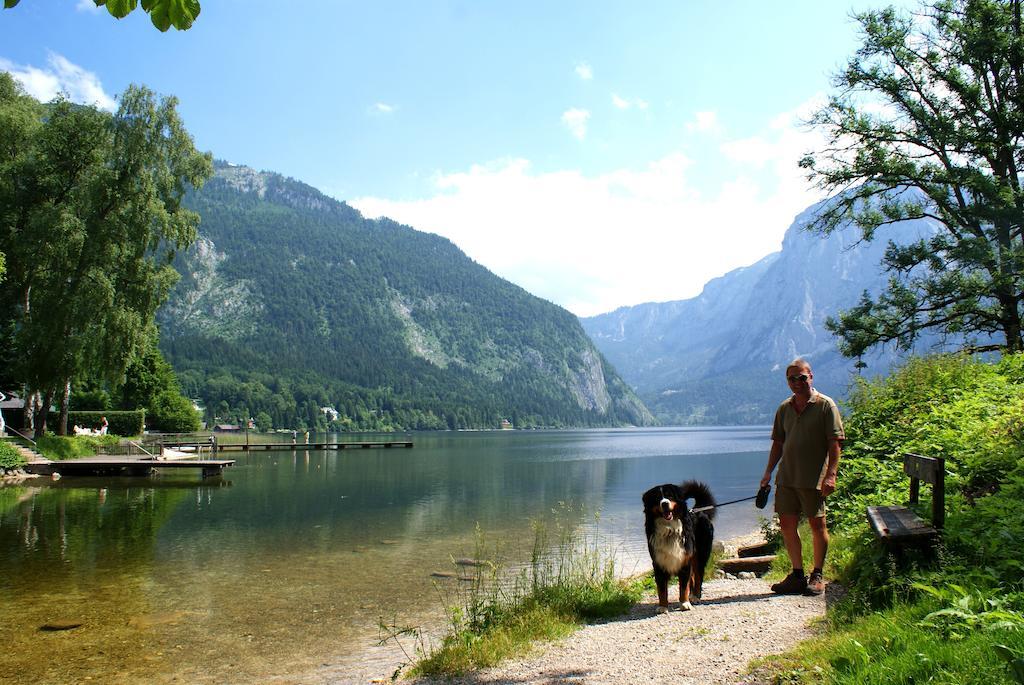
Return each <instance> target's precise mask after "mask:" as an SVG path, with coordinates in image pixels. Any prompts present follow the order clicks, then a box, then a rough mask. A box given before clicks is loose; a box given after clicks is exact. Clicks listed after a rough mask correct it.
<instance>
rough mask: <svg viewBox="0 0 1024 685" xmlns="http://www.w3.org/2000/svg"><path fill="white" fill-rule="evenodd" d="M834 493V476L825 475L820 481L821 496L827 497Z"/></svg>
mask: <svg viewBox="0 0 1024 685" xmlns="http://www.w3.org/2000/svg"><path fill="white" fill-rule="evenodd" d="M835 491H836V474H834V473H833V474H827V473H826V474H825V479H824V480H822V481H821V496H822V497H828V496H829V495H831V494H832V493H833V492H835Z"/></svg>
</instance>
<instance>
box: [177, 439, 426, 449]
mask: <svg viewBox="0 0 1024 685" xmlns="http://www.w3.org/2000/svg"><path fill="white" fill-rule="evenodd" d="M163 446H164V447H165V448H168V449H173V450H179V451H193V452H204V451H209V452H231V451H235V452H248V451H251V450H257V451H259V450H298V449H302V450H354V449H371V448H382V449H391V448H393V447H404V448H409V447H412V441H410V440H389V441H382V442H220V441H216V442H196V441H191V442H165V443H163Z"/></svg>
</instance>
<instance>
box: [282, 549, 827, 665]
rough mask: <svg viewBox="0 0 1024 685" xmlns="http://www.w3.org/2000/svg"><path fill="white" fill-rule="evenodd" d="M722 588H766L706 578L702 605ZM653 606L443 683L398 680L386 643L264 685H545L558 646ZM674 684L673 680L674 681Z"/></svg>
mask: <svg viewBox="0 0 1024 685" xmlns="http://www.w3.org/2000/svg"><path fill="white" fill-rule="evenodd" d="M763 541H764V536H763V534H762V533H761V531H760V530H759V529H757V530H753V531H751V532H749V533H746V534H743V535H733V536H731V537H729V538H727V539H725V540H716V541H715V543H716V545H717V544H718V543H719V542H720V543H721V544H722V546H723V547H724V550H725V551H724V556H726V557H728V556H735V553H736V550H737V549H738V548H739V547H745V546H747V545H752V544H757V543H759V542H763ZM617 563H618V562H617ZM648 563H649V562H648ZM649 572H650V569H649V568H648V569H645V570H643V571H640V572H637V573H633V572H630V573H626V574H622V575H621V577H622V578H623V579H626V578H630V577H635V576H638V575H644V574H646V573H649ZM737 583H739V584H741V585H738V586H737V585H735V584H737ZM743 584H750V585H743ZM726 586H728V588H732V589H733V590H735V589H736V588H739V589H748V590H754V589H757V590H758V592H755V593H754V594H763V590H764V589H765V588H767V584H766V583H765V581H762V580H760V579H755V580H726V579H724V578H714V577H709V578H708V579H707V580H706V581H705V587H707V588H708V591H709V593H708V598H706V601H710V600H711V597H712V596H713V594H721V593H720V592H718V593H713V592H712V589H713V588H722V590H723V591H724V590H725V589H726ZM762 586H763V587H762ZM801 599H818V600H821V598H820V597H819V598H801ZM656 601H657V598H656V596H654V595H650V596H645V597H644V598H643V599H641V601H640V602H638V603H637V604H636V605H634V606H633V607H632V608H631V609H630V611H629V612H628V613H627V614H625V615H624V616H621V617H616V618H613V619H608V620H605V621H600V622H596V623H591V624H585V625H583V626H581V627H580V628H579V629H578V630H576V631H574V632H573V634H572V635H570V636H569V637H567V638H565V639H563V640H561V641H558V642H538V643H535V644H533V645H531V646H530V648H529V650H528V653H527V655H526V656H525V657H521V658H519V659H513V660H509V661H507V662H503V663H502V664H499V665H498V666H495V667H492V668H488V669H480V670H474V671H470V672H468V673H466V674H464V675H462V676H457V677H454V678H447V679H446V678H416V679H406V678H404V677H403V676H404V673H405V671H406V669H407V668H408V667H409V666H410V665H411V663H410V662H409V659H408V658H406V654H404V653H403V652H402V650H401V648H400V647H399V646H397V645H396V644H394V643H393V642H392V643H389V644H387V645H384V646H380V645H369V646H367V647H365V648H364V649H361V650H359V651H358V652H357V653H355V654H352V655H347V656H345V657H343V658H341V659H339V660H338V661H336V662H334V663H330V664H324V666H322V667H321V668H319V669H317V670H316V671H315V672H312V673H307V674H304V675H299V676H297V677H295V676H293V677H292V678H289V676H284V675H282V676H279V677H278V678H274V679H272V680H271V681H270V682H277V681H278V680H280V681H281V682H289V683H291V682H303V683H305V682H312V683H325V684H326V683H331V684H332V685H341V684H352V685H355V684H357V683H387V682H391V681H392V675H393V674H394V673H395V672H396V669H399V670H400V671H401V675H400V676H399V681H404V682H408V683H416V684H417V685H433V684H435V683H436V684H440V683H449V684H459V683H465V684H466V685H470V684H475V683H495V684H501V683H507V684H509V685H511V683H516V684H519V683H531V682H534V681H532V680H530V678H531V677H533V676H536V677H538V678H541V679H540V680H538V681H537V682H538V683H549V682H553V681H554V680H557V679H558V678H557V677H555V678H554V680H552V675H551V673H550V670H551V669H552V668H554V666H553V662H550V658H549V656H550V654H551V652H552V650H556V652H557V651H559V650H560V647H559V645H562V644H572V643H575V642H576V641H586V640H587V639H589V638H587V637H584V635H585V634H587V633H588V631H591V630H592V629H598V628H600V627H602V626H609V625H624V626H631V625H634V624H635V623H636V620H635V619H636V618H637V617H638V616H646V614H650V615H651V616H654V604H655V603H656ZM697 607H698V608H697V609H695V611H694V612H685V613H684V612H680V611H672V612H671V614H669V615H670V616H672V618H673V619H675V620H679V619H681V617H684V616H690V615H696V612H699V610H700V609H699V607H700V604H698V605H697ZM666 616H668V615H666ZM648 618H649V617H648ZM675 620H673V623H675ZM421 630H422V633H423V634H424V635H425V636H429V637H431V638H434V639H438V638H439V637H440V635H441V634H443V630H444V628H443V626H440V627H437V626H435V627H434V628H433V629H429V628H427V629H421ZM605 630H606V629H605ZM670 642H671V640H670ZM407 650H408V652H409V655H410V656H415V655H414V653H413V650H412V649H411V648H407ZM613 651H614V650H613ZM765 653H767V652H765ZM751 658H754V657H751ZM748 661H749V659H748ZM549 662H550V663H549ZM525 663H530V664H534V665H533V666H530V667H525V666H523V664H525ZM546 663H547V664H548V666H546V667H545V666H544V664H546ZM746 663H747V662H744V663H743V666H744V667H745V666H746ZM510 668H515V669H516V670H517V675H516V676H515V678H514V679H502V678H497V679H494V678H495V677H496V676H495V675H494V674H495V673H503V672H505V671H506V670H507V669H510ZM524 668H525V669H526V670H527V671H529V670H530V668H535V669H539V670H538V671H537V672H536V673H532V674H531V673H527V672H523V669H524ZM637 669H638V670H637V671H636V672H637V673H641V672H643V669H642V668H640V665H637ZM544 671H547V672H548V673H547V675H546V676H543V677H542V674H543V672H544ZM625 672H626V673H628V672H629V671H628V669H627V670H626V671H625ZM676 676H678V674H676ZM567 677H568V676H567ZM307 678H308V680H307ZM478 678H479V679H478ZM676 679H677V680H678V677H677V678H676ZM569 680H571V681H572V682H574V683H586V682H590V681H588V680H586V679H576V678H569ZM629 681H630V679H629V677H628V676H626V677H625V679H624V680H621V681H620V682H629ZM594 682H608V681H606V680H596V681H594ZM699 682H701V683H704V682H712V681H705V680H700V681H699ZM723 682H724V681H723Z"/></svg>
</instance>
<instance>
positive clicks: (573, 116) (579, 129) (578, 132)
mask: <svg viewBox="0 0 1024 685" xmlns="http://www.w3.org/2000/svg"><path fill="white" fill-rule="evenodd" d="M589 120H590V112H588V111H587V110H585V109H576V108H573V109H569V110H566V111H565V112H562V123H563V124H565V125H566V127H567V128H568V129H569V132H570V133H571V134H572V135H573V136H574V137H576V138H577V139H579V140H583V139H584V138H586V137H587V122H588V121H589Z"/></svg>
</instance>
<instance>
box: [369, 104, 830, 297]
mask: <svg viewBox="0 0 1024 685" xmlns="http://www.w3.org/2000/svg"><path fill="white" fill-rule="evenodd" d="M774 123H775V122H773V124H772V125H770V126H768V127H767V128H766V129H765V130H764V131H762V132H760V135H759V136H752V137H749V138H747V139H744V140H741V141H733V142H730V143H727V144H725V145H723V146H722V147H723V149H728V150H729V151H730V153H732V156H730V157H726V158H725V161H726V162H727V166H728V169H727V172H726V173H725V174H723V175H722V177H721V178H720V179H719V180H718V181H717V183H716V185H715V186H714V187H713V190H711V191H707V190H705V191H703V192H702V191H701V190H698V183H697V181H702V183H701V184H700V185H699V187H702V188H706V187H707V179H705V178H697V177H698V176H701V175H702V174H703V173H704V172H703V169H705V168H706V167H707V166H708V164H705V163H704V160H702V159H699V158H693V157H691V156H690V155H689V154H687V153H686V152H685V151H682V150H680V151H676V152H674V153H671V154H667V155H665V156H664V157H662V158H661V159H656V160H652V161H651V162H649V163H647V164H646V165H644V166H642V167H640V168H629V169H618V170H614V171H609V172H607V173H603V174H599V175H596V176H593V175H584V174H583V173H581V172H579V171H576V170H561V171H550V172H540V171H537V170H535V169H534V168H533V166H532V165H531V164H530V162H529V161H528V160H525V159H505V160H497V161H493V162H490V163H487V164H478V165H474V166H472V167H470V168H469V169H468V170H465V171H459V172H455V173H447V174H442V175H440V176H438V177H437V179H436V192H435V193H434V194H433V195H432V196H431V197H427V198H423V199H420V200H413V201H393V200H388V199H385V198H375V197H363V198H356V199H353V200H351V201H350V203H351V204H352V205H353V206H355V207H356V208H357V209H359V210H360V211H362V212H363V213H364V214H365V215H367V216H369V217H378V216H388V217H390V218H392V219H395V220H397V221H400V222H402V223H406V224H409V225H411V226H414V227H415V228H417V229H419V230H423V231H430V232H433V233H438V234H440V235H443V236H446V237H447V238H449V239H451V240H452V241H453V242H454V243H455V244H456V245H458V246H459V247H460V248H461V249H462V250H464V251H465V252H466V253H467V254H468V255H469V256H470V257H472V258H473V259H475V260H477V261H478V262H480V263H481V264H483V265H484V266H486V267H487V268H489V269H491V270H492V271H494V272H495V273H497V274H498V275H500V276H502V277H504V278H507V279H509V280H511V281H512V282H514V283H517V284H518V285H521V286H522V287H524V288H526V289H527V290H528V291H530V292H532V293H534V294H536V295H538V296H540V297H543V298H545V299H548V300H551V301H553V302H556V303H558V304H560V305H562V306H564V307H566V308H567V309H569V310H570V311H572V312H574V313H576V314H578V315H581V316H589V315H593V314H599V313H602V312H607V311H611V310H613V309H615V308H616V307H620V306H623V305H633V304H639V303H641V302H649V301H666V300H674V299H683V298H688V297H693V296H695V295H697V294H698V293H699V292H700V290H701V289H702V287H703V286H704V284H705V283H706V282H707V281H708V280H710V279H711V278H714V277H717V276H720V275H722V274H724V273H725V272H727V271H730V270H732V269H735V268H737V267H741V266H747V265H750V264H752V263H754V262H756V261H757V260H759V259H761V258H762V257H764V256H765V255H767V254H769V253H770V252H774V251H776V250H778V249H779V247H780V245H781V241H782V236H783V234H784V232H785V230H786V229H787V228H788V227H789V225H790V223H791V222H792V220H793V218H794V217H795V216H796V215H797V214H798V213H799V212H801V211H802V210H803V209H804V208H806V207H807V206H808V205H810V204H811V203H812V202H814V201H816V200H818V199H820V197H819V195H818V193H817V191H815V190H814V189H812V188H810V187H808V184H807V182H806V181H805V180H804V178H803V172H802V171H801V170H800V169H799V168H798V167H797V164H796V162H797V160H798V159H799V157H800V156H801V155H802V153H803V152H804V151H805V150H806V149H808V147H810V146H811V145H812V144H813V143H812V139H810V138H808V136H807V134H805V133H803V132H802V131H801V130H800V129H796V128H793V127H791V126H790V127H781V128H776V127H774ZM707 154H708V155H715V156H719V152H718V150H715V149H714V148H710V149H709V152H708V153H707ZM750 159H759V160H760V161H761V167H762V171H761V172H760V173H759V172H758V171H757V170H756V169H752V168H751V167H750V165H749V160H750Z"/></svg>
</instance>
